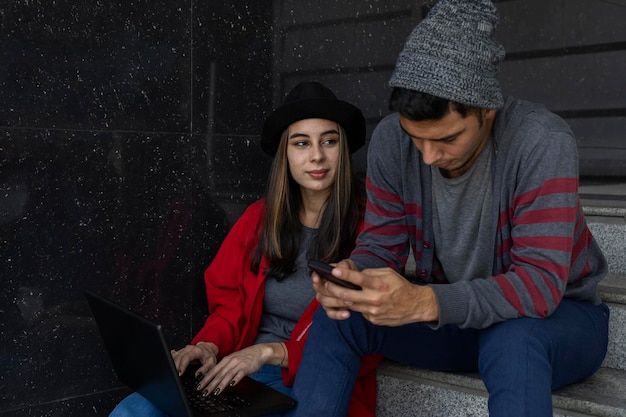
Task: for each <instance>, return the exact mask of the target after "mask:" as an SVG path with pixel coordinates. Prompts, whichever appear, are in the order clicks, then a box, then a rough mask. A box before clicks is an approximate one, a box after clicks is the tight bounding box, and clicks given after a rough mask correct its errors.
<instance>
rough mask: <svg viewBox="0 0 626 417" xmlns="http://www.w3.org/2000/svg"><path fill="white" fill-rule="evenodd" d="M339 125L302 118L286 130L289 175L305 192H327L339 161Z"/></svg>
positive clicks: (332, 181)
mask: <svg viewBox="0 0 626 417" xmlns="http://www.w3.org/2000/svg"><path fill="white" fill-rule="evenodd" d="M339 138H340V136H339V126H338V125H337V123H336V122H333V121H330V120H326V119H304V120H299V121H297V122H295V123H292V124H291V125H289V127H288V128H287V160H288V161H289V172H291V175H292V177H293V178H294V180H295V181H296V182H297V183H298V184H300V187H301V188H302V189H303V191H305V190H309V191H314V192H330V189H331V187H332V186H333V183H334V182H335V176H336V174H337V164H338V161H339V149H340V144H339Z"/></svg>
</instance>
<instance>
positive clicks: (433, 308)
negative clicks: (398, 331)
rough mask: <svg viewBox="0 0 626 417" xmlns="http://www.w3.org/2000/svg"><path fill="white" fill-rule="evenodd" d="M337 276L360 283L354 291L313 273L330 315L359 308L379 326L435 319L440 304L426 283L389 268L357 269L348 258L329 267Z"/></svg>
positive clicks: (346, 313) (318, 294)
mask: <svg viewBox="0 0 626 417" xmlns="http://www.w3.org/2000/svg"><path fill="white" fill-rule="evenodd" d="M332 273H333V275H334V276H336V277H337V278H341V279H344V280H346V281H350V282H352V283H354V284H357V285H360V286H361V287H362V288H363V290H361V291H356V290H350V289H347V288H343V287H340V286H338V285H335V284H333V283H331V282H328V281H325V280H323V279H322V278H320V276H319V275H318V274H316V273H313V275H312V278H313V288H314V289H315V291H316V298H317V300H318V301H319V302H320V304H321V305H322V307H323V308H324V310H326V314H327V315H328V317H330V318H331V319H335V320H343V319H346V318H348V317H350V310H352V311H358V312H360V313H361V314H363V316H364V317H365V318H366V319H367V320H369V321H370V322H372V324H376V325H379V326H401V325H403V324H408V323H416V322H426V321H437V320H438V319H439V304H438V302H437V298H436V297H435V293H434V291H433V290H432V288H430V287H429V286H425V285H414V284H411V283H410V282H409V281H407V280H406V279H405V278H404V277H403V276H401V275H400V274H398V273H397V272H395V271H394V270H392V269H390V268H376V269H365V270H363V271H361V272H359V271H357V270H356V267H355V265H354V263H353V262H352V261H350V260H344V261H341V262H339V263H338V264H337V265H336V267H335V268H334V269H333V271H332Z"/></svg>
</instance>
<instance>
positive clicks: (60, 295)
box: [0, 0, 272, 416]
mask: <svg viewBox="0 0 626 417" xmlns="http://www.w3.org/2000/svg"><path fill="white" fill-rule="evenodd" d="M223 3H224V2H209V1H199V2H191V1H189V0H186V1H180V0H156V1H154V0H150V1H144V0H140V1H119V2H105V1H93V2H76V1H71V0H57V1H39V0H17V1H11V2H2V4H0V19H1V20H0V29H1V30H0V36H1V38H0V39H1V41H0V45H1V47H0V367H1V371H0V397H1V398H0V415H1V416H27V415H30V416H86V415H107V414H108V411H109V410H110V409H111V407H112V405H113V404H114V403H115V402H116V401H117V400H118V399H119V398H120V397H121V396H122V395H123V394H125V389H124V388H123V387H122V386H121V384H120V383H119V382H118V381H117V379H116V377H115V375H114V373H113V371H112V370H111V367H110V363H109V362H108V358H107V356H106V354H105V353H104V351H103V350H102V345H101V342H100V339H99V335H98V333H97V331H96V329H95V325H94V322H93V320H92V319H91V314H90V312H89V310H88V308H87V305H86V303H85V301H84V298H83V291H84V290H85V289H87V288H89V289H92V290H95V291H97V292H99V293H101V294H104V295H106V296H108V297H110V298H113V299H115V300H116V301H118V302H119V303H121V304H123V305H125V306H127V307H129V308H131V309H133V310H135V311H137V312H139V313H142V314H144V315H146V316H148V317H150V318H153V319H155V320H157V321H159V322H161V323H162V324H163V325H164V328H165V329H166V334H167V338H168V342H169V343H171V344H172V345H173V346H180V345H183V344H184V343H186V342H187V341H189V340H190V338H191V336H192V334H193V332H194V331H195V330H197V328H198V327H199V326H200V324H201V323H202V320H203V317H204V316H205V314H206V310H207V306H206V301H205V299H204V288H203V283H202V271H203V269H204V267H205V266H206V265H207V264H208V263H209V262H210V260H211V258H212V256H213V254H214V253H215V251H216V250H217V248H218V247H219V244H220V242H221V240H222V239H223V237H224V236H225V234H226V232H227V231H228V228H229V227H230V224H231V221H232V218H233V217H236V216H237V215H238V213H239V212H238V211H237V210H240V208H241V207H243V206H245V204H247V203H248V202H249V201H251V200H252V199H253V198H255V197H256V196H258V195H259V194H260V193H262V191H263V187H264V179H265V176H266V171H267V167H268V163H269V161H268V158H265V157H264V156H260V154H259V148H258V145H257V143H256V141H255V140H254V138H255V137H256V135H257V132H258V129H259V126H260V124H261V122H262V120H263V117H264V114H265V113H266V112H267V111H268V110H269V108H270V107H271V100H270V97H271V95H272V88H271V77H270V75H269V74H270V68H271V58H270V54H268V50H269V49H271V42H272V34H271V31H270V26H269V24H268V22H269V21H270V19H271V13H272V7H271V4H270V3H268V2H263V1H255V2H249V4H242V5H233V4H223ZM244 28H245V30H244ZM209 156H210V157H209ZM244 161H245V163H244Z"/></svg>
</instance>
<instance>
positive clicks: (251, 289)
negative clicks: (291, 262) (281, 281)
mask: <svg viewBox="0 0 626 417" xmlns="http://www.w3.org/2000/svg"><path fill="white" fill-rule="evenodd" d="M264 212H265V200H259V201H257V202H255V203H253V204H252V205H250V207H248V208H247V209H246V211H245V212H244V213H243V215H242V216H241V218H240V219H239V220H238V221H237V222H236V223H235V225H234V226H233V228H232V229H231V231H230V232H229V233H228V236H226V238H225V239H224V242H223V243H222V246H221V247H220V250H219V251H218V253H217V255H216V256H215V258H214V259H213V262H211V264H210V265H209V267H208V268H207V269H206V271H205V272H204V282H205V285H206V295H207V299H208V302H209V316H208V317H207V319H206V322H205V323H204V326H203V327H202V329H200V331H199V332H198V334H196V336H195V337H194V338H193V340H192V343H193V344H196V343H198V342H200V341H205V342H212V343H215V344H216V345H217V346H218V347H219V351H220V357H222V356H226V355H228V354H230V353H232V352H236V351H238V350H240V349H243V348H245V347H247V346H250V345H252V344H253V343H254V340H255V338H256V336H257V333H258V327H259V322H260V320H261V314H262V312H263V297H264V294H265V292H264V290H265V287H264V285H263V282H264V281H265V275H264V274H263V272H262V271H263V270H264V269H265V268H266V267H267V264H266V263H265V261H264V260H262V262H261V267H260V268H259V271H260V272H259V273H258V274H254V273H253V272H252V271H251V270H250V259H251V255H252V254H253V252H254V250H255V249H256V246H257V243H258V237H259V233H258V231H259V227H260V225H261V224H262V222H263V214H264ZM318 306H319V303H318V302H317V300H316V299H313V301H312V302H311V304H310V305H309V307H308V308H307V309H306V311H305V312H304V314H303V315H302V317H300V320H299V321H298V322H297V323H296V326H295V328H294V329H293V332H292V333H291V338H290V339H289V341H287V342H285V346H286V347H287V351H288V352H289V366H288V367H287V368H283V370H282V372H283V382H284V383H285V385H287V386H292V385H293V382H294V379H295V376H296V372H297V370H298V366H299V365H300V360H301V359H302V349H303V348H304V342H305V340H306V338H307V336H308V331H309V328H310V326H311V323H312V322H313V314H314V313H315V311H316V310H317V307H318ZM380 360H381V357H380V356H378V355H370V356H366V357H364V358H363V360H362V361H361V370H360V372H359V377H358V379H357V381H356V384H355V387H354V391H353V394H352V399H351V401H350V406H349V408H348V414H347V416H349V417H370V416H371V417H373V416H375V411H376V366H377V365H378V363H379V362H380Z"/></svg>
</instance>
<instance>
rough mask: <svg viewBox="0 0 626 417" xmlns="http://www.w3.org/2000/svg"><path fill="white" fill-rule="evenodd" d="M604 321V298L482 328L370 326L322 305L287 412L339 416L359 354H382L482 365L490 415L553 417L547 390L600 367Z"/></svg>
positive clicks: (427, 363)
mask: <svg viewBox="0 0 626 417" xmlns="http://www.w3.org/2000/svg"><path fill="white" fill-rule="evenodd" d="M608 321H609V310H608V307H607V306H606V305H605V304H600V305H596V306H594V305H592V304H588V303H583V302H578V301H572V300H563V301H562V302H561V303H560V305H559V307H558V308H557V310H556V311H555V312H554V313H553V314H552V315H551V316H550V317H548V318H546V319H531V318H518V319H513V320H508V321H505V322H502V323H498V324H495V325H493V326H491V327H489V328H487V329H484V330H472V329H459V328H458V327H456V326H444V327H442V328H441V329H438V330H433V329H432V328H430V327H429V326H427V325H425V324H423V323H417V324H410V325H405V326H400V327H384V326H375V325H373V324H371V323H370V322H368V321H367V320H366V319H365V318H363V316H362V315H360V314H355V313H353V314H352V315H351V318H350V319H348V320H344V321H335V320H331V319H329V318H328V317H327V316H326V313H325V312H324V310H323V309H321V308H320V309H319V310H318V311H317V313H316V314H315V318H314V320H313V325H312V327H311V329H310V333H309V337H308V339H307V342H306V345H305V348H304V352H303V359H302V363H301V364H300V368H299V370H298V374H297V376H296V381H295V385H294V387H293V389H292V391H291V396H292V397H294V398H295V399H296V400H297V401H298V406H297V407H296V409H295V411H292V412H290V413H288V414H287V415H288V416H297V417H303V416H321V415H323V416H328V417H331V416H335V417H344V416H345V415H346V411H347V408H348V403H349V401H350V396H351V392H352V386H353V385H354V382H355V380H356V376H357V374H358V371H359V364H360V358H361V356H363V355H366V354H369V353H379V354H382V355H383V356H385V357H387V358H390V359H392V360H395V361H397V362H400V363H404V364H407V365H411V366H415V367H419V368H425V369H432V370H440V371H479V372H480V374H481V377H482V379H483V381H484V383H485V385H486V387H487V390H488V391H489V413H490V416H491V417H499V416H507V417H512V416H532V417H542V416H546V417H547V416H550V417H551V416H552V392H551V391H552V390H553V389H556V388H560V387H562V386H565V385H567V384H571V383H573V382H577V381H581V380H583V379H585V378H587V377H589V376H591V375H592V374H593V373H594V372H595V371H596V370H597V369H598V368H599V367H600V365H601V363H602V361H603V360H604V357H605V355H606V350H607V344H608ZM407 401H411V400H410V399H407Z"/></svg>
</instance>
